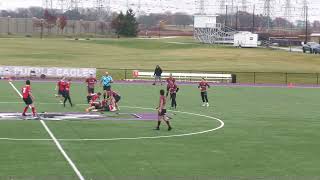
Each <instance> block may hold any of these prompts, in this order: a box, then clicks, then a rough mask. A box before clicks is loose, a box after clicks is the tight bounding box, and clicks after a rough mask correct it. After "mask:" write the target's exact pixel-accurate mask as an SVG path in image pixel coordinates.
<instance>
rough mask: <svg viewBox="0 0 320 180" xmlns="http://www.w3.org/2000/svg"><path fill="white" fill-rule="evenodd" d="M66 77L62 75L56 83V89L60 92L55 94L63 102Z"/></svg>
mask: <svg viewBox="0 0 320 180" xmlns="http://www.w3.org/2000/svg"><path fill="white" fill-rule="evenodd" d="M65 79H66V78H65V77H62V78H61V79H60V80H59V81H58V83H57V85H56V88H55V91H58V94H56V95H55V96H56V98H58V99H59V100H60V103H61V104H62V102H63V93H64V92H63V91H64V89H65V86H66V81H65Z"/></svg>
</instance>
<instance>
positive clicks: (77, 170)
mask: <svg viewBox="0 0 320 180" xmlns="http://www.w3.org/2000/svg"><path fill="white" fill-rule="evenodd" d="M9 84H10V85H11V87H12V88H13V89H14V90H15V91H16V92H17V93H18V95H19V96H20V97H21V98H22V95H21V93H20V92H19V91H18V89H17V88H16V87H15V86H14V85H13V83H12V82H10V81H9ZM40 122H41V124H42V126H43V127H44V129H45V130H46V131H47V133H48V134H49V135H50V137H51V138H52V140H53V142H54V143H55V145H56V146H57V148H58V149H59V151H60V152H61V154H62V155H63V157H64V158H65V159H66V160H67V162H68V163H69V165H70V166H71V167H72V169H73V171H74V172H75V173H76V174H77V176H78V178H79V179H80V180H85V178H84V177H83V176H82V174H81V172H80V171H79V169H78V168H77V166H76V165H75V164H74V162H73V161H72V160H71V159H70V157H69V156H68V154H67V153H66V152H65V151H64V149H63V148H62V146H61V144H60V143H59V141H58V140H57V138H56V137H55V136H54V134H53V133H52V132H51V130H50V129H49V127H48V126H47V125H46V123H45V122H44V121H43V120H40Z"/></svg>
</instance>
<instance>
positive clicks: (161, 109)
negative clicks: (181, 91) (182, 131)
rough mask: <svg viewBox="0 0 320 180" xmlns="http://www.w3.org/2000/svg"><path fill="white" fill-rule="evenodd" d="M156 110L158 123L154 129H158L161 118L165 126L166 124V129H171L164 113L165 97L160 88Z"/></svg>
mask: <svg viewBox="0 0 320 180" xmlns="http://www.w3.org/2000/svg"><path fill="white" fill-rule="evenodd" d="M156 109H157V110H158V124H157V127H156V128H155V130H160V124H161V120H163V121H164V122H165V123H166V124H167V126H168V131H171V129H172V127H171V125H170V122H169V119H170V118H168V117H167V115H166V113H167V110H166V97H165V96H164V90H163V89H161V90H160V100H159V106H158V107H157V108H156Z"/></svg>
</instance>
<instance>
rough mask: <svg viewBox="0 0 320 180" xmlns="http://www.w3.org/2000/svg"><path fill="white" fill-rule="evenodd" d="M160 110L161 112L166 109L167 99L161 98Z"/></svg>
mask: <svg viewBox="0 0 320 180" xmlns="http://www.w3.org/2000/svg"><path fill="white" fill-rule="evenodd" d="M159 108H160V109H161V110H162V109H165V108H166V97H165V96H160V102H159Z"/></svg>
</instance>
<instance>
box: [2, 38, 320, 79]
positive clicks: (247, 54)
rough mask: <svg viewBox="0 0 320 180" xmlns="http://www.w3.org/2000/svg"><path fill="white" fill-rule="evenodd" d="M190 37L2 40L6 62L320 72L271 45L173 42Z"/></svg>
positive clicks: (313, 63)
mask: <svg viewBox="0 0 320 180" xmlns="http://www.w3.org/2000/svg"><path fill="white" fill-rule="evenodd" d="M172 42H182V43H183V42H188V43H190V42H193V41H192V40H191V39H188V38H176V39H163V40H148V39H147V40H142V39H92V40H90V41H75V40H71V39H44V40H40V39H36V38H32V39H26V38H12V39H10V38H7V39H1V44H0V64H1V65H21V64H22V63H23V64H24V65H37V66H71V67H75V66H76V67H96V68H109V69H110V68H115V69H118V68H121V69H124V68H128V69H153V68H154V67H155V65H156V64H160V65H161V66H162V67H163V68H164V69H171V70H198V71H235V72H299V73H301V72H303V73H311V72H312V73H317V72H320V56H318V55H310V54H302V53H288V52H284V51H277V50H269V49H245V48H243V49H238V48H231V47H223V46H212V45H203V44H199V43H196V42H193V43H192V44H173V43H172Z"/></svg>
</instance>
